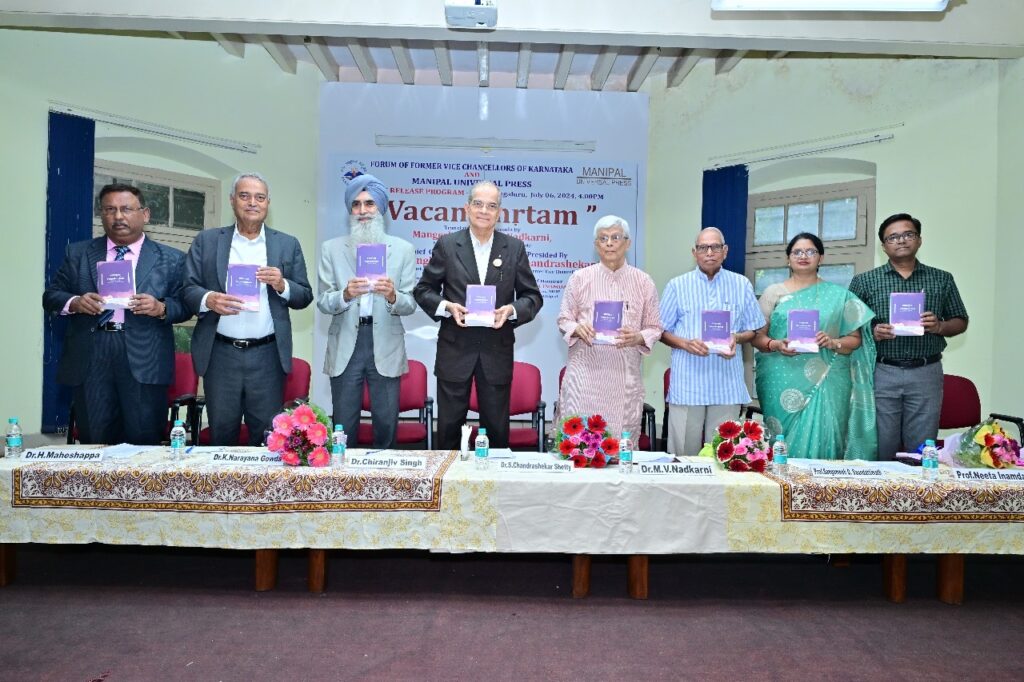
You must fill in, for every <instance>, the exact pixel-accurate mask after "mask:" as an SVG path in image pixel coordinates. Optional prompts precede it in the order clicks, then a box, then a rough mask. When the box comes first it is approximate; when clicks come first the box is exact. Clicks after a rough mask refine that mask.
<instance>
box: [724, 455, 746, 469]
mask: <svg viewBox="0 0 1024 682" xmlns="http://www.w3.org/2000/svg"><path fill="white" fill-rule="evenodd" d="M729 470H730V471H750V466H749V465H748V464H747V463H746V462H744V461H743V460H742V459H740V458H738V457H737V458H736V459H734V460H732V461H731V462H729Z"/></svg>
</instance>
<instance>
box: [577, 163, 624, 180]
mask: <svg viewBox="0 0 1024 682" xmlns="http://www.w3.org/2000/svg"><path fill="white" fill-rule="evenodd" d="M580 177H584V178H602V179H608V180H619V179H626V178H628V177H629V176H628V175H626V171H625V169H623V168H618V167H616V166H584V167H583V170H582V171H581V172H580Z"/></svg>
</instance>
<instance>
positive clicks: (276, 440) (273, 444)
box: [267, 431, 285, 452]
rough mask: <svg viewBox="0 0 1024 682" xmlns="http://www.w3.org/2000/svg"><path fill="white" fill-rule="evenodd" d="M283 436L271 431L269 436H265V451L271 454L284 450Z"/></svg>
mask: <svg viewBox="0 0 1024 682" xmlns="http://www.w3.org/2000/svg"><path fill="white" fill-rule="evenodd" d="M284 441H285V436H284V435H283V434H281V433H279V432H278V431H271V432H270V435H269V436H267V449H268V450H270V451H271V452H281V451H282V450H284Z"/></svg>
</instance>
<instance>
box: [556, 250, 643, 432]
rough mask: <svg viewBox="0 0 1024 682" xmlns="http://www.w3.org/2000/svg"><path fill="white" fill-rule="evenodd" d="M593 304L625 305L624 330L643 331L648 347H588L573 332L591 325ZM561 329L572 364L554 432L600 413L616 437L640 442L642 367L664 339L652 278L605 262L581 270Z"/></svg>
mask: <svg viewBox="0 0 1024 682" xmlns="http://www.w3.org/2000/svg"><path fill="white" fill-rule="evenodd" d="M594 301H623V302H624V305H623V311H622V317H623V325H622V326H623V328H624V329H629V330H635V331H640V332H641V334H642V335H643V337H644V342H643V344H642V345H639V346H630V347H626V348H620V347H617V346H608V345H598V344H595V345H587V343H586V342H585V341H583V340H581V339H579V338H578V337H575V336H573V335H572V334H573V332H574V331H575V330H576V327H577V326H578V325H579V324H580V323H583V322H585V323H588V324H593V320H594ZM558 328H559V330H561V332H562V335H563V338H564V339H565V341H566V343H568V344H569V363H568V365H567V366H566V369H565V377H564V379H563V380H562V386H561V389H560V391H559V397H558V414H557V415H556V420H557V421H556V422H555V427H556V428H557V427H558V425H559V424H560V423H561V420H562V419H563V418H564V417H567V416H570V415H574V414H579V415H584V416H590V415H594V414H600V415H601V416H602V417H604V418H605V420H606V421H607V422H608V430H609V431H610V432H611V434H612V436H614V437H619V436H621V435H622V432H623V431H629V432H630V433H631V434H632V438H633V443H634V447H635V446H636V442H637V441H638V440H639V438H640V421H641V418H642V417H643V404H644V386H643V378H642V376H641V373H640V363H641V360H642V359H643V356H644V355H648V354H649V353H650V352H651V349H652V348H653V347H654V344H655V343H657V342H658V339H660V338H661V331H662V329H661V317H660V314H659V311H658V290H657V289H656V288H655V286H654V280H652V279H651V276H650V275H648V274H647V273H646V272H643V271H642V270H638V269H637V268H634V267H633V266H631V265H623V266H622V267H621V268H619V269H618V270H615V271H612V270H609V269H608V268H607V267H606V266H605V265H603V264H602V263H596V264H594V265H591V266H588V267H586V268H583V269H582V270H577V271H576V272H574V273H573V274H572V276H571V277H570V278H569V281H568V282H567V283H566V286H565V291H564V292H563V294H562V308H561V310H560V312H559V314H558Z"/></svg>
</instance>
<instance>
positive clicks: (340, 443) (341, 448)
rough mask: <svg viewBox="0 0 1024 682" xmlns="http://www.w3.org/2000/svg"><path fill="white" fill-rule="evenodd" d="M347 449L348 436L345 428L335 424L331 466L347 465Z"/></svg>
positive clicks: (332, 436)
mask: <svg viewBox="0 0 1024 682" xmlns="http://www.w3.org/2000/svg"><path fill="white" fill-rule="evenodd" d="M346 448H348V436H346V435H345V427H344V426H342V425H341V424H335V425H334V433H332V434H331V466H336V467H340V466H344V465H345V450H346Z"/></svg>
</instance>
